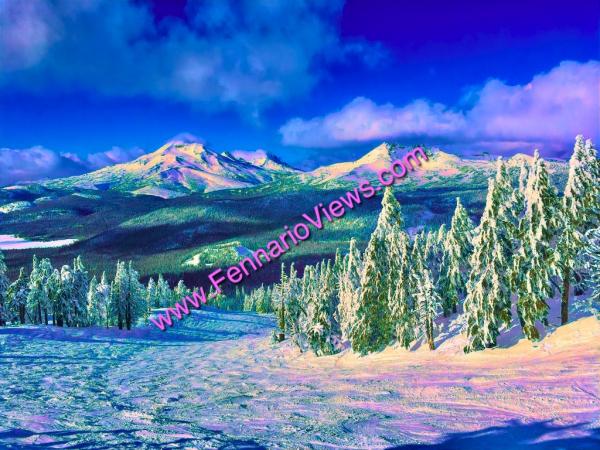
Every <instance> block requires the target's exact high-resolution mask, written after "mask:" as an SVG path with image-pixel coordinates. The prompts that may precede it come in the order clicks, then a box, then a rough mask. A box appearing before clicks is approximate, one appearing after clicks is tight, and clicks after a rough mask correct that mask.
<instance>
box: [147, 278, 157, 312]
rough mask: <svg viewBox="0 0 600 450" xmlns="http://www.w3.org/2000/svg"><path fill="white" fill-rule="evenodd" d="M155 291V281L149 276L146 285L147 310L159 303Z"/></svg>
mask: <svg viewBox="0 0 600 450" xmlns="http://www.w3.org/2000/svg"><path fill="white" fill-rule="evenodd" d="M157 292H158V288H157V286H156V282H155V281H154V278H152V277H150V279H149V280H148V285H147V286H146V307H147V309H148V312H150V311H151V310H152V308H156V305H157V304H158V303H159V302H158V296H157Z"/></svg>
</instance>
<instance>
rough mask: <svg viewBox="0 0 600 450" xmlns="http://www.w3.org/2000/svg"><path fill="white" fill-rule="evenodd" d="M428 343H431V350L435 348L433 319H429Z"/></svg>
mask: <svg viewBox="0 0 600 450" xmlns="http://www.w3.org/2000/svg"><path fill="white" fill-rule="evenodd" d="M427 343H428V344H429V350H435V342H434V340H433V320H431V319H428V320H427Z"/></svg>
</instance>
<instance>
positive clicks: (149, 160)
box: [44, 141, 566, 198]
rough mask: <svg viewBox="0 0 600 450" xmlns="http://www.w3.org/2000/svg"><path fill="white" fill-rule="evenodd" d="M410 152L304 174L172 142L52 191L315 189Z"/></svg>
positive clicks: (457, 165)
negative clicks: (292, 185)
mask: <svg viewBox="0 0 600 450" xmlns="http://www.w3.org/2000/svg"><path fill="white" fill-rule="evenodd" d="M407 150H408V148H401V147H397V146H393V145H389V144H388V143H385V142H384V143H382V144H380V145H378V146H377V147H375V148H373V149H372V150H371V151H369V152H368V153H366V154H365V155H364V156H362V157H361V158H359V159H357V160H355V161H347V162H339V163H335V164H331V165H326V166H322V167H319V168H317V169H315V170H312V171H308V172H303V171H300V170H297V169H295V168H293V167H291V166H290V165H288V164H286V163H285V162H283V161H282V160H281V159H279V158H278V157H276V156H274V155H272V154H270V153H268V152H266V151H264V150H256V151H241V150H238V151H233V152H221V153H218V152H216V151H213V150H211V149H209V148H207V147H206V145H205V144H203V143H198V142H187V141H170V142H168V143H166V144H165V145H163V146H162V147H160V148H159V149H158V150H156V151H154V152H152V153H148V154H145V155H143V156H141V157H139V158H137V159H135V160H133V161H131V162H128V163H123V164H117V165H113V166H108V167H105V168H102V169H100V170H97V171H95V172H91V173H88V174H84V175H79V176H75V177H69V178H63V179H57V180H51V181H48V182H46V183H44V185H45V186H47V187H53V188H82V189H95V190H117V191H121V192H130V193H134V194H144V195H153V196H158V197H163V198H173V197H178V196H182V195H186V194H189V193H193V192H210V191H217V190H223V189H232V188H247V187H252V186H258V185H261V184H264V183H269V182H272V181H275V180H281V179H290V181H302V182H307V183H311V184H319V183H328V182H332V181H333V182H349V181H356V180H358V179H364V178H374V177H375V176H376V173H377V171H378V170H379V169H382V168H384V167H389V166H390V164H391V162H392V161H393V160H394V159H396V158H398V157H402V156H403V155H404V153H405V152H406V151H407ZM430 155H431V157H430V159H429V161H427V162H426V163H424V164H423V165H422V166H421V167H420V168H419V169H418V170H417V171H416V172H415V173H414V176H415V177H416V179H417V180H419V181H420V182H423V181H429V182H431V181H435V180H436V179H442V178H447V177H453V176H460V177H461V178H463V179H464V181H468V179H469V178H470V177H472V176H474V175H477V174H481V175H486V176H487V175H489V173H491V172H493V171H494V170H495V166H496V162H495V160H492V159H463V158H460V157H458V156H456V155H452V154H449V153H446V152H443V151H441V150H439V149H434V150H432V151H430ZM531 159H532V157H531V156H528V155H524V154H517V155H515V156H513V157H511V158H510V159H508V161H507V163H508V165H509V166H519V165H520V163H521V162H522V161H526V162H528V161H530V160H531ZM548 166H549V169H550V171H551V172H556V171H558V172H566V164H565V163H563V162H549V163H548Z"/></svg>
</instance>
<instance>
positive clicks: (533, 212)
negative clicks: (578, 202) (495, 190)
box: [514, 150, 560, 340]
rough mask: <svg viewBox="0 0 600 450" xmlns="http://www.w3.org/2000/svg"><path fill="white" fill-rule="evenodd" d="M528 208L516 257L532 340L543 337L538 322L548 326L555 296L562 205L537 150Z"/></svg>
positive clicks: (521, 304)
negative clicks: (555, 246) (551, 299)
mask: <svg viewBox="0 0 600 450" xmlns="http://www.w3.org/2000/svg"><path fill="white" fill-rule="evenodd" d="M525 199H526V202H527V209H526V211H525V217H524V218H523V225H522V231H523V238H522V246H521V248H520V250H519V253H518V254H517V255H516V257H515V268H514V274H515V279H514V281H515V283H514V285H515V287H516V290H517V309H518V312H519V318H520V320H521V322H522V325H523V333H524V334H525V336H526V337H527V339H529V340H536V339H538V338H539V336H540V334H539V331H538V329H537V328H536V326H535V322H536V321H537V320H540V321H542V322H543V323H545V322H546V321H547V316H548V304H547V303H546V299H548V298H549V297H551V296H552V294H553V291H554V289H553V285H552V281H551V277H552V275H553V269H552V267H553V262H554V249H553V248H552V242H553V239H554V238H555V237H556V235H557V233H558V227H559V226H560V223H559V217H560V215H559V202H558V197H557V195H556V191H555V189H554V187H553V186H552V185H551V184H550V178H549V176H548V171H547V169H546V164H545V163H544V160H543V159H541V158H540V155H539V152H538V151H537V150H536V151H535V154H534V157H533V163H532V167H531V173H530V175H529V179H528V181H527V189H526V192H525Z"/></svg>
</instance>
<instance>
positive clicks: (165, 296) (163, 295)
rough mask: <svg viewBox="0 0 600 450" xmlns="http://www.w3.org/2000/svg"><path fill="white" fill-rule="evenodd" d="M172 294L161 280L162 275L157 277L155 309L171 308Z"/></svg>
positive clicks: (167, 284)
mask: <svg viewBox="0 0 600 450" xmlns="http://www.w3.org/2000/svg"><path fill="white" fill-rule="evenodd" d="M172 298H173V293H172V292H171V288H170V287H169V283H168V282H167V281H166V280H165V279H164V278H163V276H162V274H159V275H158V281H157V282H156V303H155V305H154V306H155V308H167V307H169V306H171V299H172Z"/></svg>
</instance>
